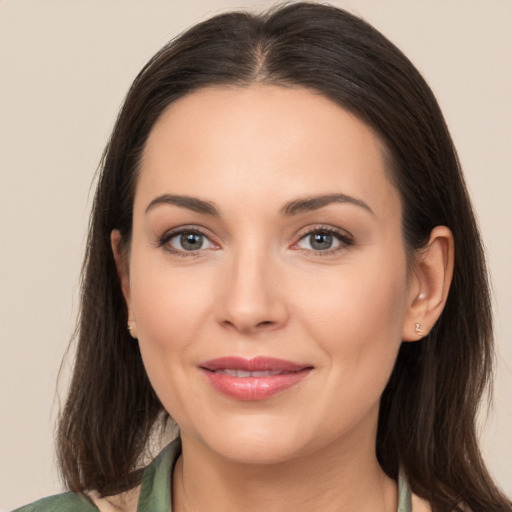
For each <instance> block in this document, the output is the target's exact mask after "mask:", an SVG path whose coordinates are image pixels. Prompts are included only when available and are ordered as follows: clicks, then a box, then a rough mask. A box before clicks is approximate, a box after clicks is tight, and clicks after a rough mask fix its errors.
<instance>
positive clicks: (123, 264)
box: [110, 229, 137, 338]
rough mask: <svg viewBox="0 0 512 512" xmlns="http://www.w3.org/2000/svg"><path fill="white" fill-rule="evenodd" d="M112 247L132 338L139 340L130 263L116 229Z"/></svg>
mask: <svg viewBox="0 0 512 512" xmlns="http://www.w3.org/2000/svg"><path fill="white" fill-rule="evenodd" d="M110 245H111V246H112V252H113V254H114V261H115V263H116V268H117V275H118V277H119V282H120V283H121V290H122V291H123V296H124V300H125V302H126V308H127V310H128V330H129V331H130V334H131V335H132V337H134V338H137V324H136V321H135V317H134V314H133V310H132V307H131V294H130V265H129V262H128V255H127V250H126V246H125V245H124V244H123V239H122V236H121V233H120V232H119V230H117V229H114V230H113V231H112V233H110Z"/></svg>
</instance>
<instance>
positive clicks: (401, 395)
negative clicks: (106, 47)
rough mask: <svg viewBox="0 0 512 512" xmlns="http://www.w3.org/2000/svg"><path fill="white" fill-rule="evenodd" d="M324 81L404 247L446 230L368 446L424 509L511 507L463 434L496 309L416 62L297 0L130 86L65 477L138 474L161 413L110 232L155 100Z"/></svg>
mask: <svg viewBox="0 0 512 512" xmlns="http://www.w3.org/2000/svg"><path fill="white" fill-rule="evenodd" d="M256 82H258V83H263V84H280V85H287V86H299V87H305V88H309V89H311V90H314V91H317V92H320V93H321V94H323V95H325V96H326V97H328V98H330V99H331V100H332V101H334V102H336V103H337V104H339V105H341V106H342V107H344V108H346V109H348V110H349V111H351V112H353V113H354V114H355V115H357V116H358V117H359V118H360V119H362V120H363V121H364V122H366V123H367V124H368V125H369V126H371V127H372V128H373V129H374V130H376V132H377V133H379V134H380V136H381V138H382V140H383V141H384V143H385V145H386V147H387V149H388V152H389V154H390V164H389V167H390V176H391V179H392V180H393V182H394V184H395V185H396V187H397V188H398V190H399V192H400V195H401V198H402V202H403V232H404V240H405V244H406V247H407V249H408V251H409V252H410V253H412V252H413V251H414V250H416V249H419V248H421V247H424V246H425V244H426V243H427V241H428V239H429V235H430V232H431V230H432V229H433V228H434V227H436V226H439V225H444V226H448V227H449V228H450V229H451V230H452V232H453V235H454V239H455V252H456V254H455V261H456V264H455V273H454V277H453V282H452V286H451V290H450V293H449V297H448V301H447V304H446V308H445V310H444V312H443V314H442V315H441V317H440V319H439V320H438V322H437V323H436V325H435V326H434V328H433V329H432V331H431V332H430V333H429V335H428V336H427V337H426V338H424V339H423V340H422V341H420V342H416V343H404V344H403V346H402V347H401V349H400V352H399V355H398V359H397V362H396V365H395V368H394V370H393V373H392V375H391V378H390V381H389V383H388V385H387V387H386V389H385V391H384V394H383V396H382V400H381V409H380V417H379V424H378V435H377V447H376V450H377V456H378V459H379V461H380V464H381V465H382V468H383V469H384V471H385V472H386V473H387V474H388V475H390V476H391V477H394V478H396V476H397V472H398V466H399V464H400V465H402V466H403V468H404V470H405V473H406V474H407V475H408V478H409V481H410V485H411V487H412V489H413V491H414V492H415V493H417V494H418V495H420V496H421V497H423V498H425V499H427V500H428V501H430V503H431V504H432V507H433V510H434V511H439V512H441V511H443V512H444V511H450V510H461V509H460V508H459V507H460V504H461V503H465V504H466V505H467V506H469V507H470V508H471V509H472V510H473V512H479V511H485V512H490V511H505V510H507V511H510V510H511V507H510V502H509V501H507V499H506V498H505V497H504V496H503V495H502V494H501V493H500V491H499V490H498V489H497V488H496V487H495V485H494V484H493V482H492V480H491V478H490V476H489V474H488V472H487V470H486V468H485V465H484V463H483V461H482V458H481V455H480V452H479V449H478V442H477V436H476V430H475V419H476V414H477V409H478V405H479V402H480V400H481V397H482V396H483V393H484V391H485V389H486V385H487V384H488V383H489V381H490V377H491V370H492V320H491V308H490V300H489V290H488V282H487V273H486V268H485V262H484V255H483V250H482V245H481V242H480V237H479V233H478V229H477V226H476V222H475V219H474V215H473V212H472V208H471V204H470V201H469V198H468V194H467V192H466V187H465V185H464V180H463V177H462V175H461V171H460V167H459V163H458V160H457V156H456V153H455V150H454V147H453V144H452V141H451V138H450V135H449V133H448V130H447V127H446V125H445V122H444V119H443V116H442V114H441V112H440V109H439V106H438V104H437V102H436V100H435V98H434V96H433V94H432V92H431V90H430V89H429V87H428V86H427V84H426V83H425V81H424V80H423V78H422V77H421V75H420V74H419V73H418V71H417V70H416V69H415V67H414V66H413V65H412V64H411V63H410V61H409V60H408V59H407V58H406V57H405V56H404V55H403V54H402V53H401V52H400V50H398V49H397V48H396V47H395V46H394V45H393V44H392V43H390V42H389V41H388V40H387V39H386V38H385V37H384V36H382V35H381V34H380V33H379V32H378V31H376V30H375V29H374V28H373V27H371V26H370V25H369V24H367V23H366V22H364V21H363V20H361V19H359V18H357V17H355V16H353V15H351V14H349V13H347V12H345V11H343V10H340V9H337V8H334V7H331V6H326V5H319V4H311V3H295V4H290V5H282V6H279V7H277V8H275V9H273V10H271V11H269V12H268V13H265V14H262V15H253V14H249V13H244V12H234V13H227V14H222V15H219V16H216V17H214V18H211V19H209V20H207V21H205V22H203V23H200V24H198V25H196V26H194V27H193V28H191V29H190V30H188V31H187V32H185V33H184V34H182V35H181V36H180V37H178V38H177V39H175V40H173V41H171V42H170V43H169V44H168V45H166V46H165V47H164V48H162V49H161V50H160V51H159V52H158V53H157V54H156V55H155V56H154V57H153V58H152V59H151V60H150V61H149V62H148V64H147V65H146V66H145V67H144V69H143V70H142V71H141V72H140V74H139V75H138V76H137V78H136V79H135V81H134V83H133V85H132V86H131V89H130V90H129V92H128V95H127V97H126V100H125V103H124V105H123V107H122V109H121V111H120V113H119V117H118V119H117V122H116V125H115V128H114V131H113V133H112V136H111V139H110V141H109V143H108V146H107V148H106V150H105V153H104V157H103V160H102V168H101V173H100V176H99V182H98V186H97V191H96V196H95V200H94V205H93V211H92V216H91V221H90V229H89V237H88V243H87V254H86V257H85V262H84V267H83V274H82V296H81V311H80V322H79V328H78V337H77V338H78V344H77V352H76V364H75V367H74V374H73V378H72V382H71V388H70V392H69V396H68V399H67V403H66V405H65V407H64V409H63V411H62V414H61V417H60V423H59V428H58V454H59V460H60V466H61V472H62V475H63V478H64V480H65V482H66V484H67V486H68V487H69V488H70V489H71V490H73V491H77V492H84V491H85V490H93V489H94V490H97V491H99V492H100V493H101V494H102V495H112V494H116V493H119V492H122V491H125V490H127V489H129V488H132V487H134V486H135V485H136V484H137V483H138V482H139V480H140V469H138V463H139V461H140V457H141V455H142V454H143V453H144V450H145V447H146V445H147V443H148V439H149V436H150V434H151V431H152V428H153V427H154V425H155V424H156V423H157V420H158V419H159V418H160V417H161V416H162V415H164V416H165V415H166V412H165V411H164V410H163V407H162V405H161V403H160V402H159V400H158V398H157V397H156V395H155V393H154V392H153V390H152V388H151V385H150V383H149V381H148V378H147V376H146V372H145V370H144V367H143V364H142V360H141V355H140V352H139V348H138V344H137V343H136V342H134V341H133V340H132V339H131V338H130V335H129V333H128V331H127V329H126V321H127V313H126V306H125V302H124V299H123V295H122V293H121V289H120V283H119V280H118V277H117V273H116V267H115V264H114V260H113V256H112V251H111V247H110V234H111V232H112V230H113V229H119V230H120V232H121V234H122V237H123V240H124V241H125V243H127V244H128V243H129V240H130V233H131V228H132V207H133V199H134V189H135V184H136V181H137V173H138V168H139V161H140V157H141V152H142V150H143V148H144V145H145V142H146V140H147V137H148V134H149V133H150V131H151V128H152V127H153V125H154V124H155V122H156V120H157V119H158V118H159V116H160V115H161V114H162V112H163V111H164V109H165V108H166V107H167V106H168V105H169V104H170V103H172V102H173V101H175V100H176V99H178V98H180V97H182V96H184V95H186V94H189V93H190V92H192V91H194V90H197V89H200V88H202V87H207V86H212V85H216V86H222V85H231V86H233V85H235V86H240V87H244V86H247V85H250V84H253V83H256Z"/></svg>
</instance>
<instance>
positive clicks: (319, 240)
mask: <svg viewBox="0 0 512 512" xmlns="http://www.w3.org/2000/svg"><path fill="white" fill-rule="evenodd" d="M331 246H332V235H329V234H328V233H316V234H315V235H312V237H311V247H313V249H315V250H316V251H321V250H322V249H330V247H331Z"/></svg>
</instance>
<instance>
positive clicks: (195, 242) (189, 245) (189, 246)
mask: <svg viewBox="0 0 512 512" xmlns="http://www.w3.org/2000/svg"><path fill="white" fill-rule="evenodd" d="M180 238H181V239H180V242H181V246H182V247H183V249H186V250H187V251H195V250H197V249H200V248H201V245H203V236H202V235H198V234H196V233H186V234H184V235H181V237H180Z"/></svg>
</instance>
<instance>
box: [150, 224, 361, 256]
mask: <svg viewBox="0 0 512 512" xmlns="http://www.w3.org/2000/svg"><path fill="white" fill-rule="evenodd" d="M183 234H194V235H199V236H203V237H204V238H206V239H207V240H208V241H209V242H210V243H213V244H214V243H215V242H213V241H212V240H211V239H210V237H209V236H208V235H207V234H206V233H205V232H204V231H203V230H201V229H200V228H198V227H196V226H190V227H181V228H177V229H172V230H170V231H167V232H165V233H164V234H163V236H161V237H160V238H159V240H158V242H157V243H156V244H155V245H157V247H162V248H164V250H166V251H167V252H169V253H171V254H173V255H177V256H181V257H185V258H186V257H193V256H197V255H199V253H200V252H201V251H202V250H204V249H199V250H196V251H185V250H179V249H175V248H174V247H172V246H171V245H169V242H170V241H171V240H172V239H173V238H175V237H177V236H180V235H183ZM313 234H328V235H332V236H333V237H335V238H336V239H337V240H338V241H339V242H340V244H339V245H338V246H336V247H333V248H332V249H326V250H323V251H321V250H314V249H301V248H298V249H296V250H298V251H300V252H302V253H304V254H314V255H319V256H330V255H332V254H336V253H338V252H340V251H342V250H343V249H346V248H347V247H351V246H353V245H354V240H353V238H352V236H351V235H350V234H349V233H347V232H346V231H342V230H340V229H336V228H333V227H332V226H324V225H318V226H313V227H310V228H308V229H307V230H305V231H303V232H301V233H299V235H298V237H299V238H298V240H297V242H295V243H294V244H293V246H292V247H294V246H296V245H297V244H298V243H299V242H300V241H302V240H304V239H305V238H307V237H308V236H311V235H313Z"/></svg>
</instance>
